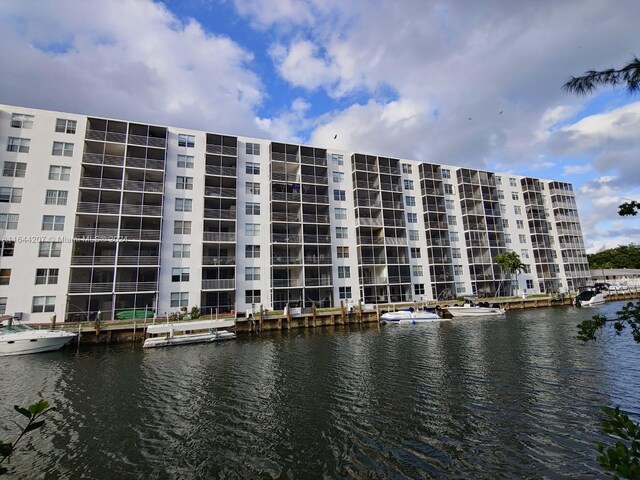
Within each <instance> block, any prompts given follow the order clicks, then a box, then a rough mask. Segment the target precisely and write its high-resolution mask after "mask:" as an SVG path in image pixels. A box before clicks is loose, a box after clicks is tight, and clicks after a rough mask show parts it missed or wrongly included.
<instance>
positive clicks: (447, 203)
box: [444, 198, 455, 210]
mask: <svg viewBox="0 0 640 480" xmlns="http://www.w3.org/2000/svg"><path fill="white" fill-rule="evenodd" d="M444 206H445V208H446V209H447V210H453V209H454V208H455V203H454V202H453V200H452V199H450V198H445V199H444Z"/></svg>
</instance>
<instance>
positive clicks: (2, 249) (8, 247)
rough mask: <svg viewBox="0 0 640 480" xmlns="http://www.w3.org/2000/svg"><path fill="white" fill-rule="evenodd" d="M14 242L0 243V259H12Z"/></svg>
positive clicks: (3, 241)
mask: <svg viewBox="0 0 640 480" xmlns="http://www.w3.org/2000/svg"><path fill="white" fill-rule="evenodd" d="M15 246H16V242H14V241H9V240H2V241H0V257H13V251H14V249H15Z"/></svg>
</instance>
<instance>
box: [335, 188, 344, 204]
mask: <svg viewBox="0 0 640 480" xmlns="http://www.w3.org/2000/svg"><path fill="white" fill-rule="evenodd" d="M333 199H334V200H336V201H338V202H344V201H345V200H346V199H347V192H346V190H334V191H333Z"/></svg>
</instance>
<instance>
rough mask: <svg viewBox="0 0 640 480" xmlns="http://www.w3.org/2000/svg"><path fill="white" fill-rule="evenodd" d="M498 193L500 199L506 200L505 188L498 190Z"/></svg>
mask: <svg viewBox="0 0 640 480" xmlns="http://www.w3.org/2000/svg"><path fill="white" fill-rule="evenodd" d="M496 191H497V193H498V199H499V200H504V190H496Z"/></svg>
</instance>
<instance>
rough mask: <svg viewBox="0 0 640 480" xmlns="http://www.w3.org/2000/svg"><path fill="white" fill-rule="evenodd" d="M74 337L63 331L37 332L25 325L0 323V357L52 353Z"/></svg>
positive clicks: (44, 330)
mask: <svg viewBox="0 0 640 480" xmlns="http://www.w3.org/2000/svg"><path fill="white" fill-rule="evenodd" d="M76 336H77V335H76V334H75V333H72V332H65V331H63V330H46V329H42V330H37V329H34V328H31V327H29V326H27V325H25V324H20V323H18V324H16V323H12V322H9V323H8V324H7V325H4V324H3V322H0V356H5V355H24V354H27V353H40V352H52V351H55V350H59V349H61V348H62V347H63V346H64V345H65V344H67V343H68V342H70V341H71V340H72V339H73V338H75V337H76Z"/></svg>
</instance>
